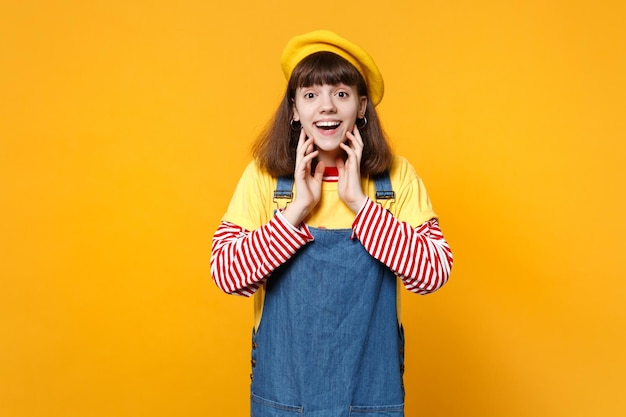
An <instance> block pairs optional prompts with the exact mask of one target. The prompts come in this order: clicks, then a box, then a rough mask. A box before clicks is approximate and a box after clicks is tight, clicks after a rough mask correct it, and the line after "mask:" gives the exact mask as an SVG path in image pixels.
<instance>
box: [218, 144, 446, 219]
mask: <svg viewBox="0 0 626 417" xmlns="http://www.w3.org/2000/svg"><path fill="white" fill-rule="evenodd" d="M389 177H390V180H391V186H392V188H393V190H394V191H395V194H396V195H395V202H391V201H388V200H381V204H383V207H385V208H386V209H389V210H390V211H391V212H392V213H393V214H394V216H395V217H396V218H397V219H398V220H400V221H404V222H407V223H409V224H410V225H411V226H413V227H417V226H419V225H421V224H422V223H424V222H426V221H428V220H430V219H432V218H435V217H437V215H436V214H435V212H434V211H433V209H432V205H431V203H430V199H429V198H428V193H427V191H426V187H425V186H424V183H423V182H422V180H421V179H420V178H419V177H418V176H417V174H416V173H415V170H414V169H413V167H412V166H411V164H410V163H409V162H408V161H407V160H406V159H405V158H403V157H400V156H396V157H394V159H393V163H392V165H391V168H390V170H389ZM362 182H363V189H364V190H367V194H368V195H369V197H370V198H371V199H372V200H375V195H376V194H375V191H374V181H373V180H371V179H369V178H364V179H363V180H362ZM275 189H276V178H273V177H272V176H270V175H269V174H268V173H267V172H264V171H261V170H260V169H259V167H258V166H257V164H256V163H255V162H251V163H250V164H248V166H247V167H246V169H245V171H244V173H243V175H242V176H241V179H240V180H239V184H238V185H237V188H236V190H235V193H234V195H233V197H232V200H231V201H230V204H229V206H228V210H227V211H226V214H224V216H223V217H222V221H226V222H231V223H234V224H236V225H238V226H240V227H243V228H244V229H246V230H248V231H252V230H256V229H258V228H259V227H261V226H263V225H264V224H266V223H267V222H269V221H270V219H271V218H272V217H273V216H274V210H276V209H277V208H279V203H278V202H275V201H273V194H274V190H275ZM293 192H294V197H295V192H296V190H295V187H294V190H293ZM355 217H356V214H355V213H354V212H353V211H352V210H351V209H350V208H349V207H348V206H347V205H346V204H345V203H344V202H343V201H341V199H340V198H339V195H338V194H337V183H336V182H324V183H323V185H322V197H321V199H320V201H319V203H318V204H317V206H316V207H315V208H314V209H313V210H312V212H311V213H310V214H309V216H308V217H307V218H306V219H305V223H306V224H307V225H309V226H312V227H323V228H327V229H350V228H351V227H352V223H353V222H354V219H355Z"/></svg>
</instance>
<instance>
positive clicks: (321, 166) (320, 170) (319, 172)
mask: <svg viewBox="0 0 626 417" xmlns="http://www.w3.org/2000/svg"><path fill="white" fill-rule="evenodd" d="M325 169H326V164H325V163H324V161H319V162H318V163H317V166H316V167H315V173H314V174H313V177H314V178H315V179H316V180H317V181H319V182H322V179H323V178H324V170H325Z"/></svg>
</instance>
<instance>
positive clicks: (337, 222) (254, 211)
mask: <svg viewBox="0 0 626 417" xmlns="http://www.w3.org/2000/svg"><path fill="white" fill-rule="evenodd" d="M389 178H390V181H391V186H392V188H393V191H394V192H395V201H391V200H380V202H379V203H380V204H382V205H383V207H384V208H386V209H388V210H390V211H391V212H392V213H393V214H394V216H395V217H396V218H397V219H398V220H400V221H403V222H407V223H408V224H410V225H411V226H413V227H418V226H420V225H421V224H422V223H424V222H426V221H428V220H430V219H432V218H436V217H437V215H436V214H435V212H434V211H433V209H432V205H431V203H430V199H429V198H428V193H427V192H426V187H425V186H424V183H423V182H422V180H421V179H420V178H419V177H418V176H417V174H416V173H415V170H414V169H413V167H412V166H411V164H410V163H409V162H408V161H407V160H406V159H405V158H402V157H399V156H395V157H394V159H393V163H392V165H391V168H390V169H389ZM276 182H277V180H276V178H274V177H272V176H270V175H269V174H268V173H267V172H264V171H262V170H260V169H259V167H258V166H257V164H256V163H255V162H251V163H250V164H248V166H247V167H246V169H245V171H244V173H243V175H242V176H241V179H240V180H239V183H238V184H237V188H236V189H235V193H234V195H233V198H232V200H231V201H230V204H229V206H228V210H227V211H226V214H225V215H224V216H223V217H222V221H226V222H230V223H234V224H236V225H237V226H239V227H243V228H244V229H246V230H248V231H253V230H256V229H258V228H259V227H261V226H263V225H264V224H266V223H268V222H269V221H270V219H271V218H272V217H273V216H274V211H275V210H276V209H278V208H282V207H284V204H285V200H280V201H278V202H277V201H274V199H273V197H274V190H275V189H276ZM362 185H363V189H364V190H367V195H368V196H369V197H370V198H371V199H372V200H374V201H376V192H375V189H374V181H373V180H372V179H370V178H364V179H363V180H362ZM295 191H296V190H295V187H294V189H293V192H294V197H295ZM355 217H356V214H355V213H354V212H353V211H352V210H351V209H350V208H349V207H348V206H347V205H346V204H345V203H344V202H343V201H342V200H341V199H340V198H339V195H338V193H337V183H336V182H324V183H323V184H322V197H321V198H320V201H319V203H318V204H317V206H315V208H314V209H313V210H312V212H311V213H310V214H309V216H308V217H307V218H306V219H305V221H304V222H305V223H306V224H307V225H308V226H312V227H318V228H326V229H351V228H352V224H353V223H354V219H355ZM400 286H401V283H400V281H399V280H398V287H400ZM397 297H398V303H397V305H398V321H400V315H401V307H400V306H401V302H400V291H399V290H398V295H397ZM264 301H265V287H264V286H263V287H261V288H259V290H257V292H256V293H255V295H254V328H255V329H258V327H259V324H260V322H261V315H262V313H263V303H264Z"/></svg>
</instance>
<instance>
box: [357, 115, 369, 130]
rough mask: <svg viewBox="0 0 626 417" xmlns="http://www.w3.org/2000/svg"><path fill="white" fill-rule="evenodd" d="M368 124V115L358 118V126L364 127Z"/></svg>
mask: <svg viewBox="0 0 626 417" xmlns="http://www.w3.org/2000/svg"><path fill="white" fill-rule="evenodd" d="M366 125H367V117H365V116H363V118H362V119H356V127H358V128H359V129H363V128H364V127H365V126H366Z"/></svg>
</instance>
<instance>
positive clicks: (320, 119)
mask: <svg viewBox="0 0 626 417" xmlns="http://www.w3.org/2000/svg"><path fill="white" fill-rule="evenodd" d="M366 106H367V97H365V96H363V97H360V96H359V95H358V93H357V90H356V88H355V87H351V86H347V85H345V84H337V85H328V84H324V85H314V86H311V87H299V88H298V89H297V90H296V97H295V100H294V105H293V113H294V116H293V118H294V120H296V121H300V124H302V128H303V129H304V132H305V133H306V135H307V137H312V138H313V141H314V143H315V146H316V148H317V149H318V150H319V156H318V159H319V160H320V161H324V163H325V164H326V166H335V165H336V162H335V161H336V158H338V157H339V156H340V155H341V154H342V152H343V150H342V149H341V148H340V147H339V144H340V143H342V142H345V141H346V140H347V136H346V133H347V132H349V131H352V129H353V128H354V124H355V122H356V119H357V117H359V118H362V117H363V115H364V114H365V109H366Z"/></svg>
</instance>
